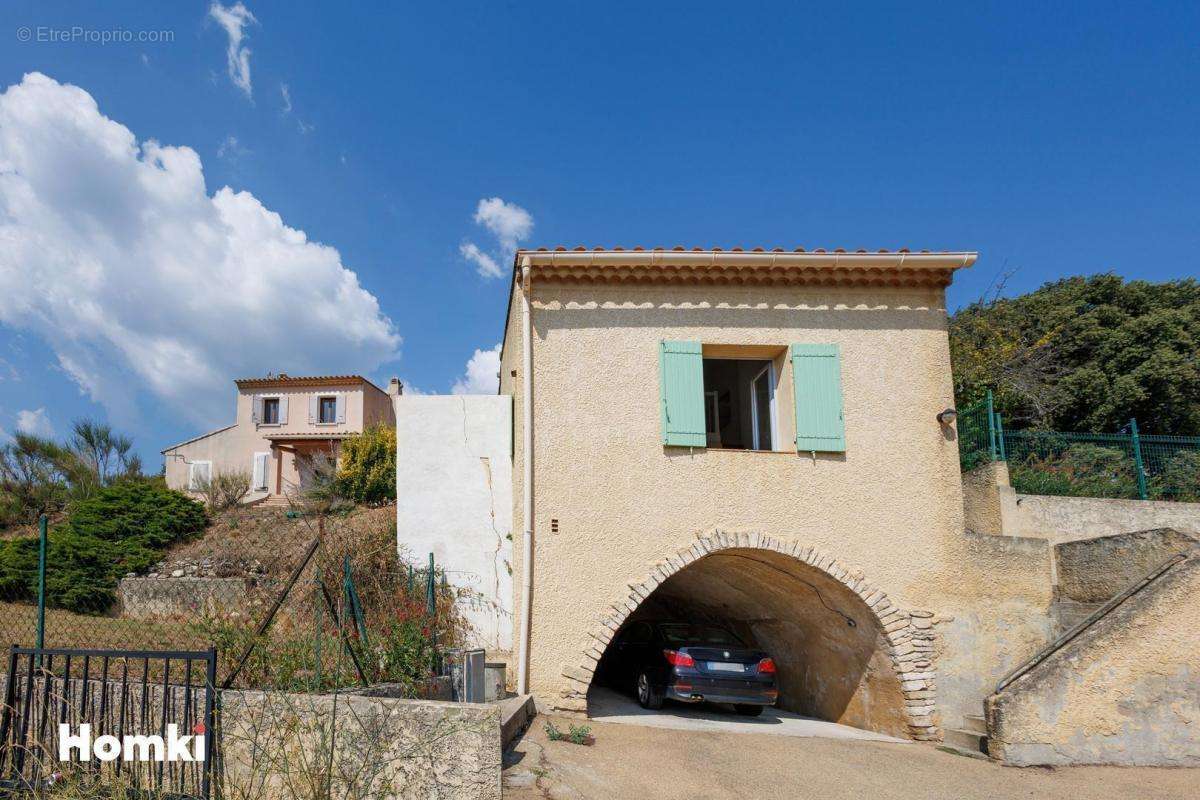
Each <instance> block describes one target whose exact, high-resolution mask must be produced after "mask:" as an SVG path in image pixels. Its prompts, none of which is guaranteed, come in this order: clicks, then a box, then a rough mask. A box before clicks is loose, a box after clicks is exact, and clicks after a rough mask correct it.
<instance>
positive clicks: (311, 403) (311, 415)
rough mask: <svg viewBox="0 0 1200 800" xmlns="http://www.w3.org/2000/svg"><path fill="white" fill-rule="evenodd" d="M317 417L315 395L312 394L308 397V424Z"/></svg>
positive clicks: (312, 422)
mask: <svg viewBox="0 0 1200 800" xmlns="http://www.w3.org/2000/svg"><path fill="white" fill-rule="evenodd" d="M318 419H320V418H319V417H318V416H317V396H316V395H312V396H311V397H309V398H308V424H309V425H312V424H314V423H315V422H316V421H317V420H318Z"/></svg>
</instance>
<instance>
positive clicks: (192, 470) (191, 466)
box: [187, 459, 212, 492]
mask: <svg viewBox="0 0 1200 800" xmlns="http://www.w3.org/2000/svg"><path fill="white" fill-rule="evenodd" d="M201 464H204V465H205V466H207V467H208V480H210V481H211V480H212V461H208V460H204V459H197V460H195V461H189V462H187V465H188V480H187V490H188V491H189V492H198V491H200V487H198V486H197V485H196V467H198V466H199V465H201Z"/></svg>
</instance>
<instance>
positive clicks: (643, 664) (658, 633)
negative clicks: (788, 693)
mask: <svg viewBox="0 0 1200 800" xmlns="http://www.w3.org/2000/svg"><path fill="white" fill-rule="evenodd" d="M612 648H613V649H612V651H611V658H610V659H609V663H608V665H607V669H608V670H609V677H610V679H611V680H612V681H613V682H614V683H615V684H616V685H617V686H618V687H621V688H626V687H628V688H630V689H632V690H633V692H634V694H635V695H636V696H637V700H638V703H639V704H640V705H641V706H642V708H649V709H657V708H662V704H663V701H664V700H677V701H679V702H681V703H700V702H703V701H705V700H707V701H709V702H712V703H731V704H733V707H734V708H735V709H736V710H737V712H738V713H739V714H745V715H747V716H757V715H759V714H761V713H762V710H763V708H764V707H766V706H769V705H774V704H775V701H776V700H777V699H778V698H779V691H778V689H777V688H776V683H775V677H776V675H775V672H776V670H775V661H774V660H773V659H772V658H771V656H770V655H769V654H767V653H765V652H763V651H762V650H757V649H755V648H752V647H747V646H746V644H745V642H743V641H742V640H741V639H739V638H738V637H737V636H735V635H734V634H733V633H731V632H730V631H728V630H726V629H725V628H722V627H720V626H717V625H709V624H704V623H691V622H658V621H638V622H633V623H631V624H630V625H629V626H628V627H626V628H625V630H623V631H621V633H620V635H619V636H618V637H617V639H616V641H615V642H614V643H613V645H612Z"/></svg>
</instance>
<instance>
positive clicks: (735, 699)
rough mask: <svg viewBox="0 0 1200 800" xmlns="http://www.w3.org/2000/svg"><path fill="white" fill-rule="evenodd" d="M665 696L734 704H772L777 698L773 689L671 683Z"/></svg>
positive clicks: (684, 700)
mask: <svg viewBox="0 0 1200 800" xmlns="http://www.w3.org/2000/svg"><path fill="white" fill-rule="evenodd" d="M666 696H667V698H669V699H671V700H677V701H679V702H681V703H704V702H709V703H732V704H735V705H754V706H773V705H775V701H776V700H778V699H779V692H777V691H776V690H775V689H768V688H766V687H763V688H758V687H754V688H745V689H740V688H739V689H733V688H728V687H715V686H713V687H705V686H689V685H686V684H685V685H682V686H676V685H671V686H668V687H667V692H666Z"/></svg>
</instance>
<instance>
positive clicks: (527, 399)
mask: <svg viewBox="0 0 1200 800" xmlns="http://www.w3.org/2000/svg"><path fill="white" fill-rule="evenodd" d="M523 261H524V263H523V264H522V265H521V416H522V422H521V439H522V441H521V455H522V459H521V460H522V461H523V462H524V464H523V465H522V466H523V467H524V480H523V481H522V484H523V488H524V490H525V491H524V495H525V496H524V498H523V500H522V502H523V504H524V505H523V510H522V513H521V517H522V519H523V520H524V523H525V525H524V527H525V532H524V535H523V536H522V539H521V640H520V642H519V643H518V646H517V694H527V693H528V691H529V624H530V618H531V616H532V615H531V612H530V602H529V593H530V591H531V590H532V588H533V369H532V365H533V352H532V345H533V335H532V332H531V329H530V323H529V314H530V305H529V289H530V283H531V280H530V273H531V272H532V269H531V267H530V264H529V259H528V258H525V259H523Z"/></svg>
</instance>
